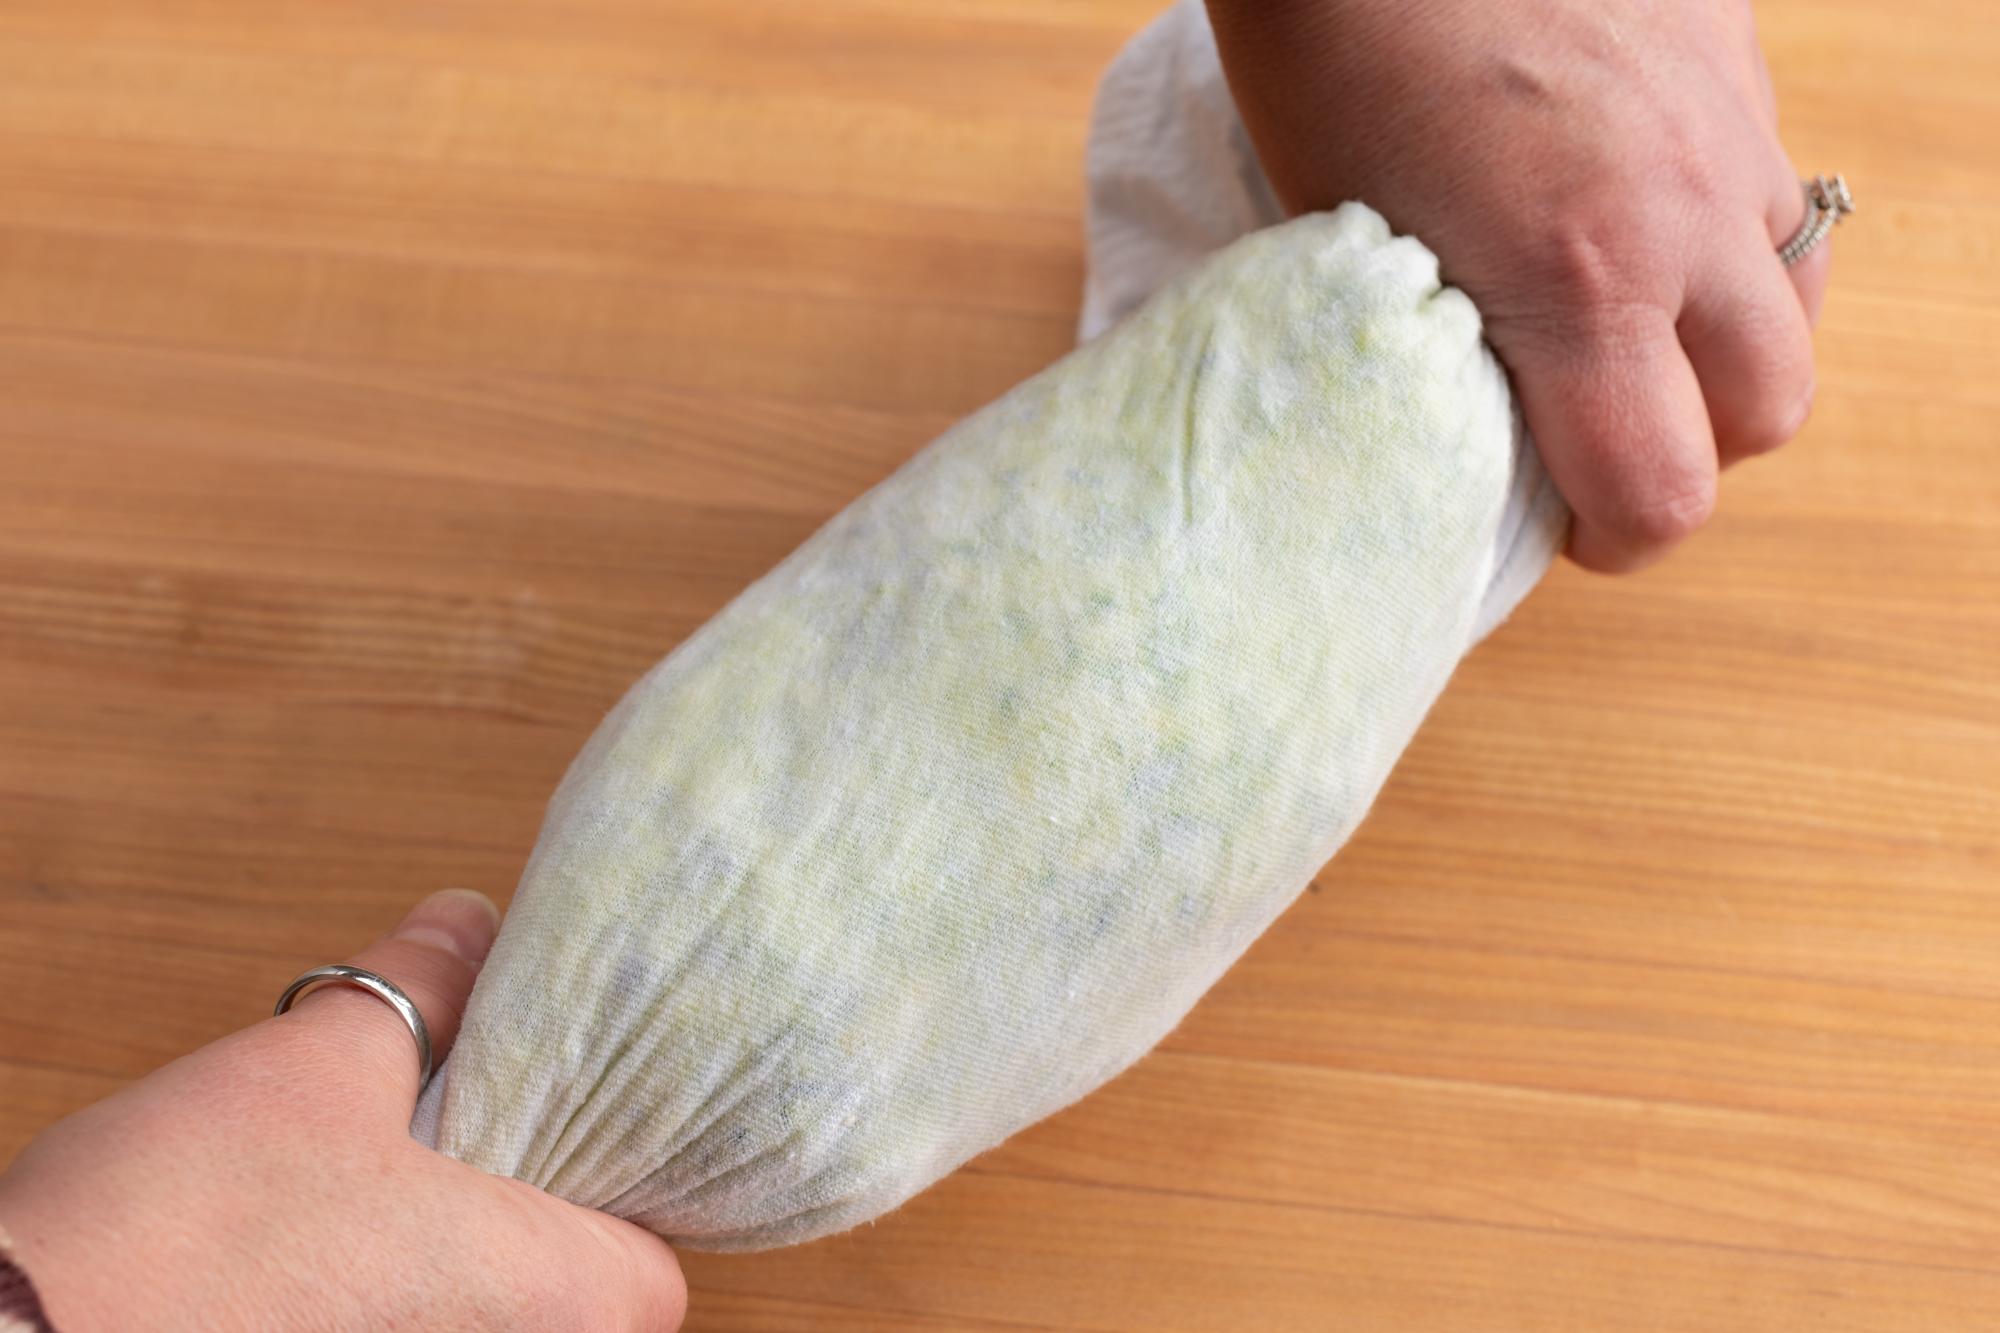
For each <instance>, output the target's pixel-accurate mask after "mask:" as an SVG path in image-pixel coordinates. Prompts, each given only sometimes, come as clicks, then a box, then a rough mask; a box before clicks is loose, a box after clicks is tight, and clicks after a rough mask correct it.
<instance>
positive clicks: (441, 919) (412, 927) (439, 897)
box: [393, 889, 500, 963]
mask: <svg viewBox="0 0 2000 1333" xmlns="http://www.w3.org/2000/svg"><path fill="white" fill-rule="evenodd" d="M499 933H500V909H499V908H497V907H495V906H494V905H493V900H492V899H491V898H488V897H487V896H486V895H485V894H483V893H479V892H476V891H474V890H472V889H444V890H442V891H441V892H438V893H433V894H432V895H431V896H430V897H428V898H426V899H424V900H423V901H422V902H420V903H418V904H417V905H416V906H415V907H413V908H411V909H410V914H409V915H408V916H406V917H404V918H403V924H402V925H400V926H397V927H396V931H395V935H394V937H393V938H395V939H399V940H410V941H412V942H414V943H417V944H427V945H429V946H430V947H432V948H433V949H443V950H444V951H445V952H446V953H448V954H452V955H453V956H455V957H458V958H462V959H464V960H465V961H466V962H468V963H478V962H483V961H485V958H486V954H487V952H488V951H489V950H490V949H492V947H493V937H494V936H495V935H497V934H499Z"/></svg>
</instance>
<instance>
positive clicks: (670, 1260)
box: [565, 1205, 687, 1333]
mask: <svg viewBox="0 0 2000 1333" xmlns="http://www.w3.org/2000/svg"><path fill="white" fill-rule="evenodd" d="M565 1206H566V1207H569V1208H570V1209H571V1211H572V1213H573V1215H574V1216H575V1218H576V1220H577V1221H578V1222H579V1223H580V1224H581V1225H582V1228H583V1231H584V1234H585V1235H586V1236H587V1238H588V1239H587V1240H586V1241H585V1242H584V1243H583V1245H582V1250H583V1251H584V1253H583V1255H582V1256H580V1257H579V1262H578V1265H577V1270H576V1271H578V1272H587V1273H590V1274H591V1280H590V1287H591V1290H592V1291H593V1292H594V1293H595V1295H596V1296H597V1297H598V1299H599V1300H600V1301H601V1302H602V1306H603V1310H602V1313H601V1314H600V1315H599V1316H598V1317H597V1318H594V1319H592V1320H590V1321H589V1324H588V1326H589V1327H591V1328H604V1329H613V1328H615V1329H633V1330H640V1329H643V1330H645V1333H673V1330H675V1329H678V1328H679V1327H680V1326H681V1321H682V1320H683V1319H685V1318H686V1317H687V1280H686V1278H685V1277H683V1276H682V1274H681V1265H680V1260H679V1259H677V1258H676V1257H675V1256H674V1252H673V1249H672V1247H670V1246H669V1245H668V1244H667V1243H666V1242H665V1241H664V1240H661V1239H660V1238H659V1237H658V1236H655V1235H654V1234H653V1233H652V1232H650V1231H647V1230H645V1229H643V1228H641V1227H637V1226H634V1225H633V1224H632V1223H630V1222H624V1221H620V1220H619V1219H618V1218H615V1217H612V1216H611V1215H610V1214H608V1213H600V1212H595V1211H593V1210H591V1209H588V1208H577V1207H574V1206H573V1205H565Z"/></svg>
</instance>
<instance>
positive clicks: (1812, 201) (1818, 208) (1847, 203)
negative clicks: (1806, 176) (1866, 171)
mask: <svg viewBox="0 0 2000 1333" xmlns="http://www.w3.org/2000/svg"><path fill="white" fill-rule="evenodd" d="M1799 185H1800V187H1801V188H1802V189H1804V190H1805V192H1806V216H1805V221H1803V222H1801V223H1799V229H1798V230H1797V231H1795V232H1793V233H1792V239H1791V240H1789V241H1786V242H1785V243H1784V244H1783V245H1781V246H1779V247H1778V258H1779V259H1780V260H1781V261H1783V263H1784V265H1785V267H1786V268H1790V267H1791V266H1792V265H1794V264H1796V263H1798V262H1799V261H1800V260H1801V259H1804V258H1805V257H1806V256H1807V255H1809V254H1811V253H1812V252H1813V251H1814V250H1816V249H1818V248H1819V243H1820V242H1821V241H1824V240H1825V239H1826V238H1827V237H1829V236H1831V235H1832V234H1833V229H1834V228H1835V227H1837V226H1839V225H1840V220H1841V219H1842V218H1844V217H1846V216H1847V215H1848V214H1849V213H1852V212H1853V211H1854V192H1853V191H1851V190H1849V189H1848V188H1847V177H1845V176H1815V177H1813V178H1812V179H1811V180H1809V181H1800V182H1799Z"/></svg>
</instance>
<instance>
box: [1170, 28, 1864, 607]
mask: <svg viewBox="0 0 2000 1333" xmlns="http://www.w3.org/2000/svg"><path fill="white" fill-rule="evenodd" d="M1208 8H1209V14H1210V17H1211V19H1212V21H1213V24H1214V27H1215V32H1216V39H1217V42H1218V44H1219V46H1220V48H1221V52H1222V58H1223V65H1224V68H1225V70H1226V72H1227V73H1228V76H1229V83H1230V89H1231V92H1232V93H1233V94H1234V96H1235V98H1236V101H1237V103H1238V105H1239V107H1240V108H1241V110H1242V113H1243V118H1244V122H1245V124H1246V126H1247V127H1248V128H1249V130H1250V133H1251V137H1252V138H1253V140H1254V141H1255V142H1256V145H1257V149H1258V153H1259V155H1260V157H1261V158H1262V159H1263V162H1264V165H1265V168H1266V170H1267V172H1268V173H1269V175H1270V176H1271V179H1272V183H1273V184H1274V185H1275V186H1276V188H1277V190H1278V194H1279V197H1280V198H1281V199H1282V200H1283V202H1284V203H1285V204H1286V206H1287V207H1288V208H1290V209H1292V210H1293V211H1295V212H1302V211H1309V210H1317V209H1324V208H1330V207H1332V206H1333V205H1335V204H1337V203H1339V202H1341V201H1342V200H1344V199H1349V198H1358V199H1362V200H1365V201H1366V202H1367V203H1369V204H1370V205H1372V206H1373V207H1374V208H1375V209H1376V210H1377V211H1379V212H1380V213H1382V215H1383V216H1384V217H1386V218H1387V219H1388V220H1389V222H1390V224H1391V225H1392V226H1393V227H1394V228H1395V229H1396V230H1397V231H1399V232H1407V233H1411V234H1413V235H1416V236H1418V237H1420V238H1421V239H1422V240H1423V241H1424V242H1425V244H1427V245H1428V246H1429V247H1430V248H1431V250H1432V251H1433V252H1435V253H1436V254H1437V255H1438V257H1439V260H1440V263H1441V264H1442V267H1443V271H1444V278H1445V280H1446V281H1447V282H1450V283H1453V284H1455V285H1457V286H1459V287H1461V288H1462V289H1463V290H1464V291H1465V292H1466V293H1467V294H1468V295H1470V296H1471V297H1472V298H1473V300H1474V302H1475V303H1476V304H1477V305H1478V306H1479V309H1480V312H1481V314H1482V315H1483V316H1484V317H1485V321H1486V334H1487V338H1488V339H1489V341H1491V343H1492V344H1493V347H1494V349H1495V351H1496V352H1497V353H1498V354H1499V356H1500V359H1501V360H1502V362H1503V363H1504V364H1505V365H1506V366H1507V368H1508V371H1509V373H1510V375H1511V376H1512V378H1513V380H1514V384H1515V389H1516V392H1517V394H1518V396H1519V398H1520V401H1521V404H1522V407H1523V410H1524V412H1525V413H1526V416H1527V420H1528V425H1529V428H1530V429H1531V430H1532V431H1533V433H1534V435H1535V438H1536V441H1537V443H1538V444H1539V445H1540V447H1541V451H1542V456H1543V459H1544V461H1545V462H1546V463H1547V465H1548V468H1549V471H1550V473H1551V475H1552V476H1553V477H1554V479H1555V482H1556V485H1557V486H1558V487H1559V488H1560V489H1561V490H1562V492H1563V495H1564V496H1565V498H1567V499H1568V501H1569V502H1570V505H1571V508H1572V509H1573V510H1574V511H1575V514H1576V522H1575V527H1574V529H1573V531H1572V536H1571V544H1570V554H1571V556H1572V557H1573V558H1574V559H1575V560H1576V561H1577V562H1578V563H1579V564H1582V565H1584V566H1586V567H1588V568H1591V569H1596V570H1604V571H1624V570H1631V569H1637V568H1639V567H1641V566H1643V565H1646V564H1648V563H1650V562H1652V561H1653V560H1655V559H1657V558H1659V557H1660V556H1661V555H1663V554H1664V553H1665V552H1666V551H1668V550H1669V549H1670V548H1672V547H1673V546H1674V545H1675V544H1676V543H1677V542H1679V541H1680V540H1682V539H1683V538H1685V537H1686V536H1688V535H1689V534H1690V533H1692V532H1693V531H1694V530H1695V529H1696V528H1698V527H1700V526H1701V524H1702V523H1704V522H1705V521H1706V520H1707V519H1708V517H1709V514H1710V513H1711V511H1712V510H1713V509H1714V506H1715V499H1716V478H1717V471H1718V469H1719V468H1720V467H1726V466H1728V465H1730V464H1732V463H1735V462H1738V461H1740V460H1742V459H1745V458H1749V457H1751V456H1753V455H1756V454H1760V453H1764V452H1767V451H1769V450H1771V449H1775V448H1776V447H1778V446H1779V445H1781V444H1783V443H1784V442H1786V441H1787V440H1789V439H1791V438H1792V436H1793V435H1794V434H1796V433H1797V431H1798V429H1799V427H1800V426H1802V425H1803V424H1804V422H1805V419H1806V416H1807V414H1808V412H1809V411H1810V407H1811V401H1812V390H1813V352H1812V336H1811V331H1812V325H1813V323H1814V322H1815V321H1816V320H1817V318H1818V314H1819V308H1820V302H1821V299H1822V296H1823V294H1824V292H1825V290H1826V281H1827V268H1828V263H1829V250H1828V247H1827V246H1825V245H1822V246H1820V247H1819V248H1818V249H1817V250H1815V251H1814V252H1813V254H1812V255H1811V256H1809V257H1808V258H1807V259H1806V260H1805V261H1804V262H1803V263H1801V264H1799V265H1797V266H1796V267H1794V268H1792V269H1791V270H1789V271H1787V270H1786V269H1785V267H1784V266H1783V265H1782V264H1780V263H1779V261H1778V259H1777V256H1776V254H1775V253H1774V251H1775V248H1776V246H1777V245H1778V244H1780V243H1781V242H1782V241H1784V240H1785V239H1786V238H1788V237H1789V236H1791V234H1792V233H1793V231H1794V230H1796V228H1797V226H1798V224H1799V222H1800V221H1801V220H1802V219H1803V218H1804V216H1805V212H1806V205H1805V202H1804V199H1803V197H1802V195H1801V192H1800V189H1799V184H1798V179H1799V178H1798V173H1797V172H1796V171H1795V170H1794V169H1793V167H1792V164H1791V162H1790V161H1789V160H1788V159H1787V158H1786V156H1785V153H1784V149H1783V148H1782V146H1781V145H1780V143H1779V141H1778V133H1777V108H1776V101H1775V99H1774V97H1773V95H1772V91H1771V79H1770V75H1769V73H1768V71H1767V70H1766V69H1765V66H1764V60H1763V56H1762V54H1761V52H1760V51H1759V49H1758V45H1757V37H1756V31H1755V28H1754V25H1753V23H1752V19H1751V12H1750V6H1749V4H1748V3H1747V2H1746V0H1208Z"/></svg>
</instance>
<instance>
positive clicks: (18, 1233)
mask: <svg viewBox="0 0 2000 1333" xmlns="http://www.w3.org/2000/svg"><path fill="white" fill-rule="evenodd" d="M498 926H499V916H498V913H496V912H495V911H494V909H493V905H492V904H491V903H490V902H488V901H487V900H486V899H485V898H483V897H481V896H480V895H478V894H475V893H469V892H465V891H462V890H455V891H448V892H445V893H441V894H437V895H435V896H433V897H432V898H430V899H428V900H426V901H425V902H424V903H422V904H421V905H419V906H418V907H417V908H416V910H415V911H413V912H411V913H410V915H409V917H408V918H407V919H406V920H405V921H404V922H403V924H402V925H401V926H399V927H398V928H397V930H396V932H395V934H394V935H392V936H391V937H390V938H388V939H385V940H382V941H380V942H378V943H376V944H375V945H373V946H371V947H370V948H368V949H366V950H364V951H363V952H362V953H361V954H360V955H359V956H358V957H357V958H355V959H353V960H352V961H353V962H354V963H355V965H357V966H360V967H365V968H369V969H371V970H373V971H375V972H379V973H381V974H382V975H383V976H386V977H388V978H389V979H390V980H392V981H394V982H395V983H396V984H397V985H399V986H401V987H402V988H403V989H404V990H405V991H407V992H408V993H409V995H410V997H411V999H413V1000H414V1001H415V1002H416V1004H417V1007H418V1008H419V1009H421V1010H422V1011H423V1014H424V1017H425V1020H426V1022H427V1023H428V1025H429V1027H430V1031H431V1036H432V1040H433V1042H434V1043H435V1045H436V1054H437V1058H438V1059H439V1060H442V1059H443V1058H444V1052H445V1050H446V1049H447V1048H448V1046H449V1044H450V1042H451V1039H452V1037H453V1035H454V1033H455V1032H456V1030H457V1027H458V1017H459V1012H460V1010H461V1009H462V1008H463V1007H464V1005H465V1000H466V997H467V996H468V995H469V994H470V993H471V990H472V980H473V977H474V976H475V975H476V974H477V973H478V971H479V963H480V961H481V960H482V959H484V958H485V956H486V951H487V949H488V948H489V947H490V946H491V945H492V943H493V936H494V933H495V931H496V930H497V929H498ZM417 1077H418V1070H417V1059H416V1053H415V1047H414V1043H413V1042H412V1040H411V1038H410V1032H409V1029H408V1028H406V1027H404V1026H403V1022H402V1020H401V1019H400V1018H398V1017H397V1016H396V1013H395V1011H394V1010H392V1009H391V1008H389V1006H388V1005H386V1004H384V1003H383V1002H382V1001H380V1000H379V999H376V998H375V997H374V996H371V995H368V994H366V993H365V992H362V991H358V990H354V989H351V988H347V987H334V986H322V987H320V988H318V989H316V990H313V991H310V992H308V993H307V994H306V995H305V996H304V997H303V998H302V999H300V1000H299V1002H298V1003H297V1005H296V1006H295V1007H294V1008H293V1010H292V1012H290V1013H288V1014H286V1015H285V1016H284V1017H283V1018H276V1019H269V1020H266V1021H265V1022H262V1023H259V1024H257V1025H256V1026H254V1027H251V1028H247V1029H245V1030H244V1031H242V1032H238V1033H236V1034H235V1035H234V1036H230V1037H225V1038H224V1039H223V1040H221V1041H218V1042H216V1043H215V1044H213V1045H211V1046H207V1047H204V1048H203V1049H201V1050H199V1051H196V1052H195V1053H194V1054H192V1055H189V1056H185V1057H183V1058H182V1059H179V1060H176V1061H175V1062H174V1063H172V1064H170V1065H168V1066H167V1067H166V1068H164V1069H161V1070H160V1071H158V1072H157V1073H155V1074H153V1075H151V1076H150V1077H148V1078H146V1079H144V1080H143V1081H141V1082H139V1083H137V1084H135V1085H133V1086H132V1087H130V1088H128V1089H126V1090H125V1091H123V1092H120V1093H119V1094H117V1095H116V1096H114V1097H111V1098H109V1099H108V1100H106V1101H103V1102H100V1103H98V1104H97V1105H96V1106H92V1107H89V1108H88V1109H86V1110H83V1111H81V1112H78V1113H77V1114H76V1115H73V1116H71V1117H70V1118H69V1119H67V1120H64V1121H62V1122H60V1123H59V1124H57V1125H55V1126H53V1127H52V1128H50V1129H49V1130H47V1131H46V1132H45V1133H43V1134H42V1135H41V1137H39V1138H37V1139H36V1140H35V1141H34V1142H33V1143H31V1144H29V1145H28V1147H27V1148H26V1149H25V1150H24V1151H23V1152H22V1153H21V1155H20V1157H19V1158H18V1159H17V1160H16V1161H15V1163H14V1164H13V1166H12V1167H11V1168H10V1169H9V1170H8V1172H7V1174H6V1175H5V1176H0V1228H4V1230H5V1232H7V1233H9V1234H10V1235H11V1237H12V1246H13V1251H14V1257H15V1260H16V1262H17V1263H19V1265H20V1266H21V1268H22V1270H23V1271H25V1272H26V1273H27V1274H28V1276H29V1277H30V1278H31V1279H32V1280H33V1281H34V1283H35V1284H36V1286H37V1287H38V1288H39V1290H40V1292H41V1297H42V1301H43V1304H44V1305H45V1306H46V1307H47V1308H48V1312H49V1317H50V1319H51V1320H52V1321H53V1322H54V1324H55V1326H56V1327H57V1328H58V1329H60V1330H62V1333H91V1331H92V1330H97V1329H134V1328H145V1329H148V1330H159V1331H164V1330H180V1329H187V1330H196V1329H199V1330H208V1331H220V1330H233V1329H256V1330H259V1331H260V1333H263V1331H268V1330H292V1329H313V1330H348V1329H353V1330H364V1329H365V1330H371V1333H372V1331H374V1330H380V1329H387V1328H422V1329H427V1330H430V1329H440V1330H442V1329H468V1330H470V1329H477V1330H491V1329H502V1328H520V1329H536V1330H553V1331H555V1333H561V1331H562V1330H577V1331H578V1333H582V1331H583V1330H590V1331H591V1333H596V1331H597V1330H611V1329H633V1330H637V1329H645V1330H649V1331H650V1330H661V1331H663V1333H671V1330H673V1329H675V1328H677V1327H678V1326H679V1324H680V1321H681V1315H682V1311H683V1308H684V1305H685V1300H686V1292H685V1288H684V1287H683V1285H682V1282H681V1275H680V1269H679V1267H678V1266H677V1264H676V1263H675V1261H674V1256H673V1252H672V1251H671V1250H669V1249H668V1248H667V1246H666V1245H665V1244H664V1243H663V1242H661V1241H660V1240H658V1239H657V1238H655V1237H654V1236H652V1235H650V1234H648V1233H646V1232H644V1231H641V1230H640V1229H639V1228H637V1227H634V1226H632V1225H630V1224H628V1223H625V1222H621V1221H618V1220H616V1219H615V1218H612V1217H608V1216H606V1215H605V1214H602V1213H596V1212H591V1211H589V1210H587V1209H583V1208H578V1207H575V1206H574V1205H571V1204H567V1203H564V1202H562V1201H561V1200H559V1199H556V1198H554V1197H552V1196H550V1195H547V1194H543V1193H541V1192H540V1191H539V1190H536V1189H534V1188H532V1187H530V1186H528V1185H524V1184H522V1183H521V1182H519V1181H515V1180H504V1179H501V1178H499V1177H497V1176H489V1175H485V1174H483V1173H482V1172H479V1171H476V1170H474V1169H473V1168H471V1167H469V1166H466V1165H464V1164H463V1163H460V1162H455V1161H452V1160H451V1159H449V1158H446V1157H443V1156H440V1155H439V1154H437V1153H434V1152H432V1151H430V1150H429V1149H427V1148H424V1147H422V1146H420V1145H419V1144H418V1143H417V1142H416V1141H415V1140H413V1139H411V1138H410V1136H409V1123H410V1113H411V1110H412V1108H413V1107H414V1106H415V1103H416V1097H417V1091H418V1089H417Z"/></svg>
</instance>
